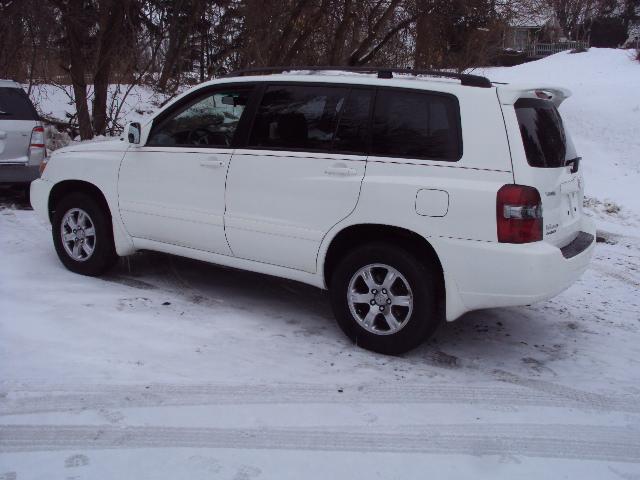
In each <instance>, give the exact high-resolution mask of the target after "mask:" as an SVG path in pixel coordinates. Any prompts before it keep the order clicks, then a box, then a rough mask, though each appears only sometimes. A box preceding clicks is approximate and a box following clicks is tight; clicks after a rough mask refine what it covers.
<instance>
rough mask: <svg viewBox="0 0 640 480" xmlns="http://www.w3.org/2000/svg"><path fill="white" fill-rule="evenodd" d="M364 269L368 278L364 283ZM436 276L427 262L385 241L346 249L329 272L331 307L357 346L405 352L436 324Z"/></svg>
mask: <svg viewBox="0 0 640 480" xmlns="http://www.w3.org/2000/svg"><path fill="white" fill-rule="evenodd" d="M367 269H368V271H369V272H370V275H369V277H370V278H369V282H368V283H365V276H366V274H365V273H364V272H365V271H366V270H367ZM392 270H394V271H395V273H394V275H395V277H394V278H395V280H393V281H392V283H391V284H390V285H391V287H390V289H389V291H387V290H386V289H384V290H385V292H386V293H383V292H382V290H383V287H384V286H385V285H382V284H383V283H385V282H384V280H383V279H386V278H385V277H387V274H388V273H389V272H390V271H392ZM388 278H393V277H388ZM439 278H440V276H439V275H437V271H436V269H435V268H433V267H431V266H429V265H428V262H422V261H420V260H419V259H418V258H416V256H415V255H413V254H411V253H409V252H408V251H406V250H404V249H402V248H398V247H395V246H392V245H388V244H384V243H372V244H369V245H365V246H362V247H360V248H358V249H357V250H354V251H353V252H351V253H349V254H348V255H346V256H345V257H344V258H343V259H342V261H341V262H340V263H339V264H338V266H337V268H336V269H335V271H334V272H333V275H332V276H331V284H330V292H329V295H330V298H331V306H332V309H333V313H334V315H335V317H336V320H337V321H338V325H339V326H340V328H341V329H342V330H343V331H344V333H345V334H346V335H347V336H348V337H349V338H350V339H351V340H353V341H354V342H355V343H356V344H357V345H358V346H361V347H363V348H366V349H367V350H372V351H374V352H378V353H383V354H387V355H397V354H401V353H405V352H408V351H409V350H412V349H413V348H415V347H417V346H418V345H420V344H421V343H422V342H423V341H424V340H425V339H426V338H427V337H428V336H429V335H431V334H432V333H433V332H434V331H435V330H436V328H437V327H438V325H439V324H440V320H441V317H442V313H441V309H440V308H439V303H440V302H439V295H438V291H439V290H438V282H439V281H440V280H439ZM387 283H388V282H387ZM405 283H406V286H403V284H405ZM387 286H388V285H387ZM371 287H374V288H373V289H372V288H371ZM375 287H378V288H375ZM373 290H376V293H377V295H374V294H373V293H372V292H373ZM365 292H366V293H365ZM352 294H354V296H353V297H352ZM350 298H352V299H354V301H351V300H350ZM365 301H366V302H367V303H364V302H365ZM372 301H373V302H375V303H374V304H373V305H372V304H371V302H372ZM405 304H407V305H409V306H407V305H405ZM382 308H384V309H385V310H384V311H382ZM372 317H374V318H373V320H371V318H372Z"/></svg>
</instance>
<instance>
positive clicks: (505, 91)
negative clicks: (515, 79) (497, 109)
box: [497, 85, 571, 107]
mask: <svg viewBox="0 0 640 480" xmlns="http://www.w3.org/2000/svg"><path fill="white" fill-rule="evenodd" d="M497 91H498V98H499V99H500V103H502V104H503V105H513V104H514V103H516V101H517V100H518V99H519V98H523V97H524V98H545V99H546V100H551V101H552V102H553V104H554V105H555V106H556V107H559V106H560V104H561V103H562V102H564V101H565V100H566V99H567V98H569V97H570V96H571V90H569V89H567V88H562V87H554V86H549V85H531V86H529V85H499V86H498V87H497Z"/></svg>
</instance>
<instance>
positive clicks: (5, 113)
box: [0, 110, 11, 115]
mask: <svg viewBox="0 0 640 480" xmlns="http://www.w3.org/2000/svg"><path fill="white" fill-rule="evenodd" d="M0 115H11V114H10V113H9V112H5V111H4V110H0Z"/></svg>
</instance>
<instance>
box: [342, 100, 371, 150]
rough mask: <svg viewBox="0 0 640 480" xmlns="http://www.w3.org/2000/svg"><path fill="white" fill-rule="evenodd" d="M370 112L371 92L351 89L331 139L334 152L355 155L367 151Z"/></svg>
mask: <svg viewBox="0 0 640 480" xmlns="http://www.w3.org/2000/svg"><path fill="white" fill-rule="evenodd" d="M370 110H371V91H370V90H362V89H352V90H351V92H350V93H349V97H348V98H347V102H346V104H345V107H344V110H343V112H342V116H341V117H340V121H339V122H338V129H337V130H336V135H335V137H334V139H333V149H334V150H337V151H340V152H357V153H363V152H365V151H366V150H367V140H368V138H367V137H368V125H369V112H370Z"/></svg>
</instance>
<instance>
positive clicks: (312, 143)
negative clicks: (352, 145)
mask: <svg viewBox="0 0 640 480" xmlns="http://www.w3.org/2000/svg"><path fill="white" fill-rule="evenodd" d="M348 91H349V89H348V88H342V87H322V86H303V85H300V86H297V85H296V86H294V85H273V86H270V87H268V88H267V90H266V91H265V93H264V96H263V98H262V102H261V104H260V107H259V109H258V112H257V114H256V119H255V122H254V125H253V129H252V132H251V138H250V140H249V146H252V147H264V148H277V149H290V150H330V149H331V148H332V143H333V137H334V134H335V131H336V125H337V123H338V120H339V118H340V115H341V113H342V110H343V109H344V105H345V99H346V97H347V94H348Z"/></svg>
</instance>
